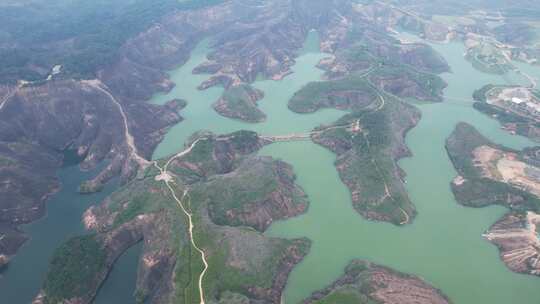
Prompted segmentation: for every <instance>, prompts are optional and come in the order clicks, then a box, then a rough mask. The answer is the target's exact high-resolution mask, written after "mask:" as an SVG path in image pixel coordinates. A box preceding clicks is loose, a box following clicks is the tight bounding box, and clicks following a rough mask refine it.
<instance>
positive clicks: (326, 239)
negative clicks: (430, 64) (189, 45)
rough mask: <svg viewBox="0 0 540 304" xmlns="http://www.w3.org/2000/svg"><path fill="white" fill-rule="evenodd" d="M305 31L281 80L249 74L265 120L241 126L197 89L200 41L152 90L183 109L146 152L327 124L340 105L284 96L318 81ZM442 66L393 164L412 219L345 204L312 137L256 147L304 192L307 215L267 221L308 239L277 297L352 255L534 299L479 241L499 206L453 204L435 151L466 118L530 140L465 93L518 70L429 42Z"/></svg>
mask: <svg viewBox="0 0 540 304" xmlns="http://www.w3.org/2000/svg"><path fill="white" fill-rule="evenodd" d="M317 45H318V43H317V37H316V34H315V33H312V34H311V35H310V37H309V38H308V41H307V42H306V46H305V50H304V52H303V55H302V56H300V57H299V58H298V59H297V60H296V65H295V66H294V67H293V71H294V74H292V75H289V76H287V77H286V78H285V80H283V81H270V80H264V81H258V82H256V83H255V84H254V86H255V87H256V88H259V89H261V90H263V91H264V92H265V98H264V99H263V100H261V101H260V102H259V106H260V108H261V110H262V111H264V112H265V113H266V114H267V115H268V119H267V120H266V121H265V122H264V123H261V124H246V123H242V122H238V121H234V120H231V119H227V118H223V117H221V116H219V115H217V114H216V113H215V111H213V110H212V109H211V104H212V103H213V102H214V101H215V100H217V99H218V98H219V96H220V94H221V92H222V89H221V88H211V89H209V90H207V91H202V92H201V91H198V90H197V89H196V87H197V86H198V85H199V84H200V83H201V82H202V81H204V80H205V79H206V78H207V76H205V75H192V74H191V71H192V70H193V68H194V67H196V66H197V65H198V64H200V63H201V62H204V59H205V55H206V54H207V52H208V48H207V44H206V43H202V44H200V45H199V47H197V49H195V50H194V51H193V53H192V56H191V59H190V61H189V62H188V63H186V64H185V65H184V66H182V67H180V68H179V69H177V70H175V71H173V72H171V78H172V80H173V81H174V82H175V83H176V84H177V87H176V88H175V89H174V90H173V91H171V92H170V93H169V94H165V95H159V96H156V98H154V99H153V102H155V103H164V102H166V101H167V100H170V99H172V98H184V99H186V100H187V101H188V107H187V108H186V109H185V110H183V111H182V115H183V116H184V117H185V118H186V120H185V121H184V122H182V123H181V124H179V125H178V126H176V127H175V128H173V129H172V130H171V131H170V132H169V133H168V134H167V136H166V138H165V140H164V141H163V142H162V144H161V145H160V146H159V147H158V149H157V151H156V153H155V155H154V156H155V158H160V157H163V156H166V155H170V154H173V153H174V152H177V151H179V150H180V149H181V148H182V147H183V146H184V143H185V142H186V140H187V138H188V137H189V136H190V135H191V134H192V133H193V132H195V131H197V130H202V129H204V130H210V131H213V132H215V133H220V134H222V133H228V132H231V131H235V130H239V129H249V130H254V131H257V132H259V133H261V134H265V135H279V134H289V133H293V132H308V131H311V130H312V129H313V128H314V127H316V126H318V125H320V124H326V123H330V122H332V121H334V120H336V119H337V118H339V117H340V116H341V115H343V112H340V111H336V110H323V111H319V112H317V113H315V114H295V113H293V112H291V111H289V110H288V109H287V101H288V100H289V99H290V97H291V96H292V95H293V94H294V92H295V91H297V90H298V89H300V88H301V87H302V86H303V85H305V84H307V83H308V82H310V81H315V80H319V79H320V77H321V76H322V71H321V70H319V69H317V68H316V67H315V65H316V64H317V63H318V61H319V60H320V59H321V58H323V57H324V56H325V55H324V54H322V53H320V52H319V51H318V47H317ZM432 46H433V47H434V48H435V49H436V50H437V51H438V52H440V53H441V54H442V55H443V56H444V57H445V58H446V60H447V61H448V63H449V64H450V66H451V69H452V73H447V74H444V75H443V77H444V79H445V80H446V81H447V82H448V84H449V86H448V88H447V89H446V90H445V95H446V96H449V98H448V99H447V100H446V101H445V102H443V103H437V104H418V105H417V106H418V107H419V108H420V110H421V111H422V115H423V118H422V120H421V122H420V124H419V125H418V126H417V127H416V128H414V129H413V130H412V131H411V132H410V133H409V134H408V136H407V144H408V146H409V147H410V148H411V150H412V152H413V154H414V156H413V157H411V158H407V159H404V160H402V161H401V163H400V164H401V166H402V167H403V169H404V170H405V171H406V173H407V190H408V191H409V194H410V196H411V199H412V201H413V202H414V203H415V204H416V206H417V209H418V212H419V215H418V217H417V218H416V219H415V221H414V223H413V224H412V225H408V226H405V227H395V226H393V225H390V224H386V223H374V222H369V221H366V220H364V219H363V218H362V217H360V215H358V214H357V213H356V212H355V211H354V210H353V208H352V205H351V200H350V194H349V192H348V190H347V189H346V187H345V186H344V185H343V183H342V182H341V181H340V179H339V176H338V174H337V171H336V169H335V167H334V165H333V163H334V161H335V155H334V154H332V153H331V152H329V151H327V150H326V149H324V148H323V147H321V146H318V145H316V144H314V143H311V142H294V143H278V144H273V145H271V146H268V147H266V148H264V149H263V151H261V154H264V155H270V156H273V157H277V158H281V159H283V160H285V161H287V162H289V163H291V164H292V165H293V166H294V168H295V172H296V173H297V175H298V182H299V184H300V185H301V186H302V187H303V188H304V189H305V191H306V192H307V194H308V195H309V198H310V202H311V205H310V208H309V210H308V212H307V213H306V214H305V215H303V216H300V217H298V218H295V219H291V220H287V221H284V222H278V223H274V224H273V225H272V227H271V228H270V230H269V231H268V232H267V234H268V235H270V236H279V237H287V238H293V237H304V236H305V237H308V238H310V239H311V240H312V242H313V245H312V248H311V252H310V254H309V255H308V256H307V257H306V259H305V260H304V261H303V262H302V263H301V264H300V265H298V266H297V267H296V268H295V270H294V271H293V273H292V275H291V277H290V280H289V282H288V285H287V289H286V292H285V295H284V300H285V302H286V303H298V302H299V301H300V300H301V299H303V298H304V297H306V296H308V295H309V294H310V293H311V292H312V291H314V290H316V289H319V288H322V287H324V286H326V285H327V284H329V283H330V282H332V281H333V280H334V279H336V278H337V277H338V276H339V275H341V274H342V272H343V268H344V267H345V266H346V264H347V263H348V262H349V261H350V260H351V259H353V258H363V259H368V260H371V261H374V262H377V263H381V264H384V265H387V266H391V267H394V268H396V269H398V270H401V271H405V272H409V273H413V274H417V275H420V276H421V277H423V278H425V279H426V280H428V281H429V282H430V283H432V284H434V285H435V286H436V287H438V288H441V289H442V290H443V291H444V292H445V293H446V294H447V295H448V296H449V297H450V298H451V299H452V300H453V301H454V303H464V304H477V303H490V304H507V303H520V304H521V303H522V304H533V303H538V302H540V279H538V278H536V277H532V276H525V275H519V274H515V273H512V272H511V271H509V270H508V269H507V268H506V266H505V265H504V264H503V263H502V262H501V260H500V259H499V256H498V251H497V249H496V248H495V246H493V245H492V244H490V243H488V242H487V241H486V240H484V239H483V238H482V233H483V232H485V231H486V230H487V229H488V228H489V227H490V226H491V225H492V224H493V223H494V222H495V221H496V220H497V219H498V218H499V217H501V216H502V215H503V214H504V213H505V209H504V208H501V207H490V208H483V209H472V208H466V207H462V206H460V205H458V204H457V203H456V201H455V200H454V198H453V195H452V193H451V191H450V181H451V180H452V179H453V178H454V177H455V175H456V172H455V171H454V169H453V167H452V165H451V163H450V161H449V159H448V157H447V155H446V151H445V149H444V142H445V140H446V138H447V137H448V135H449V134H450V132H451V131H452V130H453V128H454V126H455V125H456V123H458V122H459V121H466V122H468V123H471V124H472V125H474V126H475V127H477V128H478V129H479V130H480V131H481V132H482V133H483V134H485V135H486V136H487V137H489V138H490V139H492V140H494V141H495V142H497V143H500V144H505V145H508V146H510V147H514V148H522V147H525V146H528V145H533V143H532V142H530V141H528V140H527V139H525V138H523V137H518V136H512V135H510V134H508V133H506V132H504V131H502V130H501V129H500V125H499V124H498V122H496V121H495V120H493V119H491V118H489V117H487V116H485V115H483V114H481V113H479V112H477V111H475V110H474V109H473V108H472V100H471V96H472V93H473V91H474V90H476V89H478V88H480V87H482V86H483V85H485V84H488V83H496V84H505V83H508V82H512V83H514V82H525V79H523V77H519V76H518V75H505V76H504V77H501V76H497V75H489V74H485V73H482V72H479V71H477V70H475V69H473V68H472V66H471V65H470V64H469V62H467V61H466V60H465V59H464V58H463V53H464V51H465V49H464V47H463V45H462V44H461V43H458V42H456V43H450V44H434V45H432Z"/></svg>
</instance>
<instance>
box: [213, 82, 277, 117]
mask: <svg viewBox="0 0 540 304" xmlns="http://www.w3.org/2000/svg"><path fill="white" fill-rule="evenodd" d="M262 96H263V93H262V92H261V91H258V90H256V89H254V88H252V87H251V86H250V85H247V84H243V85H240V86H233V87H231V88H229V89H227V90H226V91H225V92H224V93H223V96H222V97H221V99H220V101H221V102H223V103H224V104H225V107H226V109H227V110H226V111H219V113H220V114H221V115H223V116H226V117H230V118H234V119H240V120H243V121H247V122H261V121H264V120H265V119H266V115H265V114H264V113H263V112H262V111H261V110H260V109H259V108H258V107H257V105H256V104H255V102H256V101H257V100H259V99H260V98H262ZM216 106H217V104H216V105H215V106H214V108H216V109H217V107H216Z"/></svg>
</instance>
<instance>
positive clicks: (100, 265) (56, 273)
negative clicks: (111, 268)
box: [43, 235, 106, 304]
mask: <svg viewBox="0 0 540 304" xmlns="http://www.w3.org/2000/svg"><path fill="white" fill-rule="evenodd" d="M105 269H106V253H105V251H104V249H103V248H102V246H101V244H100V243H99V242H98V241H97V239H96V235H87V236H81V237H75V238H72V239H70V240H69V241H68V242H66V243H65V244H64V245H62V246H61V247H60V248H58V249H57V250H56V251H55V253H54V255H53V257H52V260H51V264H50V268H49V271H48V272H47V275H46V278H45V283H44V285H43V290H44V292H45V294H46V295H47V302H48V303H51V304H53V303H54V304H55V303H59V302H61V301H62V300H65V299H72V298H75V297H82V296H85V295H87V293H88V292H89V290H91V289H92V288H89V287H90V286H92V284H94V283H95V282H96V280H97V279H98V276H99V274H100V273H101V272H103V271H105Z"/></svg>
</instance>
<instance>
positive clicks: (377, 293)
mask: <svg viewBox="0 0 540 304" xmlns="http://www.w3.org/2000/svg"><path fill="white" fill-rule="evenodd" d="M303 303H304V304H323V303H328V304H338V303H339V304H348V303H351V304H352V303H376V304H383V303H384V304H449V303H451V301H450V300H449V299H448V298H447V297H446V296H445V295H444V294H443V293H442V292H441V291H440V290H438V289H436V288H435V287H433V286H431V285H429V284H428V283H426V282H425V281H424V280H422V279H421V278H418V277H416V276H412V275H407V274H404V273H400V272H397V271H395V270H393V269H390V268H387V267H383V266H379V265H376V264H372V263H370V262H367V261H362V260H354V261H352V262H351V263H350V264H349V265H348V266H347V267H346V268H345V274H344V275H343V276H341V277H340V278H339V279H337V280H336V281H335V282H334V283H332V284H331V285H330V286H328V287H327V288H325V289H323V290H320V291H316V292H314V293H313V294H312V295H311V296H310V297H309V298H307V299H305V300H304V302H303Z"/></svg>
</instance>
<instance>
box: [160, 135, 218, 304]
mask: <svg viewBox="0 0 540 304" xmlns="http://www.w3.org/2000/svg"><path fill="white" fill-rule="evenodd" d="M206 139H207V138H204V137H201V138H199V139H197V140H196V141H194V142H193V143H192V144H191V145H190V146H189V147H188V148H187V149H185V150H184V151H182V152H180V153H178V154H176V155H174V156H173V157H171V158H170V159H169V160H168V161H167V163H165V165H164V166H163V168H161V167H160V166H159V165H158V163H157V162H156V161H154V162H153V164H154V166H155V167H156V168H157V169H158V170H159V171H160V172H161V174H160V175H158V176H156V180H158V181H163V182H165V185H167V188H168V189H169V191H170V192H171V195H172V197H173V198H174V200H175V201H176V203H177V204H178V206H180V209H182V212H184V214H185V215H186V217H187V218H188V221H189V229H188V230H189V238H190V241H191V245H192V246H193V248H195V250H197V252H199V254H200V255H201V259H202V262H203V264H204V269H203V271H202V272H201V274H200V275H199V282H198V284H199V285H198V287H199V296H200V304H205V302H204V288H203V279H204V276H205V275H206V272H207V271H208V261H207V260H206V254H205V253H204V251H203V250H202V249H201V248H200V247H199V246H197V243H196V242H195V238H194V236H193V228H195V226H194V225H193V214H192V213H191V212H190V211H189V210H188V209H187V208H186V207H185V206H184V203H182V201H184V200H185V199H186V197H188V199H189V194H188V192H189V191H188V189H185V190H184V193H183V194H182V198H178V196H177V195H176V192H175V191H174V188H173V187H172V186H171V183H174V178H173V177H172V175H170V174H169V172H168V167H169V165H170V164H171V163H172V162H173V161H174V160H176V159H178V158H181V157H183V156H185V155H187V154H188V153H189V152H191V150H193V148H194V147H195V145H197V143H199V142H200V141H202V140H206Z"/></svg>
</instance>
